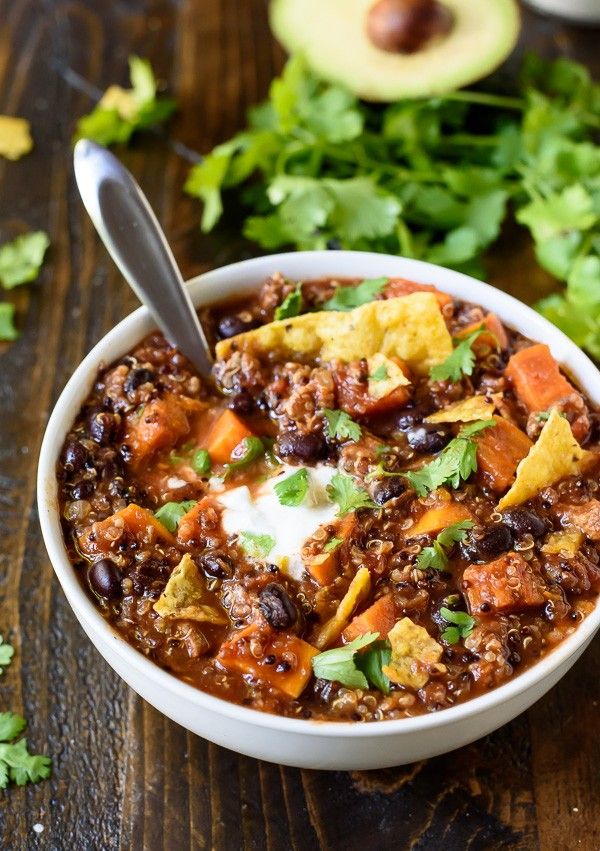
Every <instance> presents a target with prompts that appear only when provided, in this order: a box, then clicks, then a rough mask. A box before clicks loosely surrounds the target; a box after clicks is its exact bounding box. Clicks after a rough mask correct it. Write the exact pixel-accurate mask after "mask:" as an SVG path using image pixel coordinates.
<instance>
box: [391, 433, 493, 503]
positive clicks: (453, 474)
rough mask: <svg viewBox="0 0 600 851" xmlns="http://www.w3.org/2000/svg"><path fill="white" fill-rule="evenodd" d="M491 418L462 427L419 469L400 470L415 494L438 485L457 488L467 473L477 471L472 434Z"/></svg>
mask: <svg viewBox="0 0 600 851" xmlns="http://www.w3.org/2000/svg"><path fill="white" fill-rule="evenodd" d="M494 425H495V423H494V420H479V421H478V422H474V423H469V424H468V425H466V426H463V427H462V428H461V430H460V431H459V433H458V435H457V437H455V438H454V439H453V440H451V441H450V443H449V444H448V445H447V446H446V447H445V448H444V449H443V450H442V451H441V452H440V454H439V455H438V456H437V458H434V459H433V461H430V462H429V464H426V465H425V466H424V467H421V469H420V470H414V471H409V472H408V473H402V475H403V476H404V477H405V478H407V479H408V481H409V482H410V483H411V485H412V486H413V488H414V489H415V491H416V492H417V496H426V495H427V494H428V493H431V491H434V490H435V489H436V488H439V487H442V485H450V487H452V488H455V489H456V488H457V487H459V485H460V483H461V481H466V480H467V479H468V478H469V476H470V475H471V473H474V472H475V471H476V470H477V443H476V442H475V441H474V440H473V436H474V435H475V434H477V433H478V432H480V431H483V429H486V428H491V427H492V426H494Z"/></svg>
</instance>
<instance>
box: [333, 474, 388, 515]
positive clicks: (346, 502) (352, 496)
mask: <svg viewBox="0 0 600 851" xmlns="http://www.w3.org/2000/svg"><path fill="white" fill-rule="evenodd" d="M327 494H328V496H329V498H330V499H331V501H332V502H337V504H338V506H339V510H338V513H337V516H338V517H342V516H343V515H344V514H348V512H349V511H357V510H358V509H359V508H378V507H379V506H377V505H376V504H375V503H374V502H373V500H372V499H371V497H370V496H369V494H368V493H367V491H366V490H364V489H363V488H360V487H359V486H358V485H357V484H356V482H355V481H354V479H353V478H352V477H351V476H345V475H344V474H343V473H335V474H334V475H333V476H332V477H331V482H330V483H329V484H328V485H327Z"/></svg>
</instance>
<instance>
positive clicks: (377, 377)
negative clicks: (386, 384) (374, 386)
mask: <svg viewBox="0 0 600 851" xmlns="http://www.w3.org/2000/svg"><path fill="white" fill-rule="evenodd" d="M389 377H390V376H389V375H388V371H387V367H386V365H385V364H384V363H382V364H381V366H378V367H377V369H376V370H375V372H372V373H371V375H370V376H369V380H370V381H387V379H388V378H389Z"/></svg>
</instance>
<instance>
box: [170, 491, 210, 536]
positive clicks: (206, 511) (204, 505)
mask: <svg viewBox="0 0 600 851" xmlns="http://www.w3.org/2000/svg"><path fill="white" fill-rule="evenodd" d="M218 523H219V514H218V511H217V509H216V507H215V503H214V501H213V500H212V499H211V498H210V497H208V496H205V497H203V499H201V500H199V501H198V502H197V503H196V505H194V506H193V508H191V509H190V510H189V511H188V512H187V513H186V514H184V515H183V517H182V518H181V520H180V521H179V525H178V526H177V540H178V541H179V542H180V543H182V544H191V543H194V542H198V541H199V540H200V538H201V537H202V534H203V528H204V527H207V526H208V527H209V529H210V530H211V534H212V535H214V531H215V529H216V528H217V526H218Z"/></svg>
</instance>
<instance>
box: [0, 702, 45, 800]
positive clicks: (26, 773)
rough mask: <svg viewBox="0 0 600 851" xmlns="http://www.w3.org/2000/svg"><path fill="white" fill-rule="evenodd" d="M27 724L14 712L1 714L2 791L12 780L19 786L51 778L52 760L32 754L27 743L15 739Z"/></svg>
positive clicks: (0, 767)
mask: <svg viewBox="0 0 600 851" xmlns="http://www.w3.org/2000/svg"><path fill="white" fill-rule="evenodd" d="M26 725H27V722H26V721H25V719H24V718H22V717H21V716H20V715H17V714H15V713H14V712H0V789H6V787H7V786H8V784H9V782H10V781H11V780H12V781H13V783H16V784H17V786H24V785H25V784H26V783H37V782H38V781H39V780H42V779H44V778H46V777H49V776H50V772H51V765H52V760H51V759H50V758H49V757H47V756H37V755H34V754H30V753H29V751H28V750H27V741H26V740H25V739H19V740H18V741H16V742H13V741H12V740H13V739H15V738H16V737H17V736H18V735H20V733H22V732H23V730H24V729H25V727H26Z"/></svg>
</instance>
